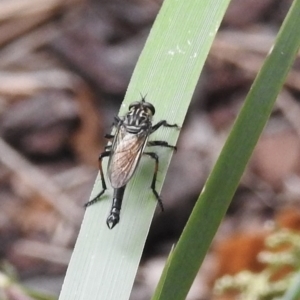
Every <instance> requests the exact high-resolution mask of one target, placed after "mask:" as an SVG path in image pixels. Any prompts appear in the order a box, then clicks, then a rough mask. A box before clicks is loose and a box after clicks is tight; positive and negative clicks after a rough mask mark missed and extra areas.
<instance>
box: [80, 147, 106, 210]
mask: <svg viewBox="0 0 300 300" xmlns="http://www.w3.org/2000/svg"><path fill="white" fill-rule="evenodd" d="M110 153H111V152H110V150H109V151H104V152H103V153H101V154H100V156H99V159H98V161H99V171H100V177H101V183H102V191H101V192H100V193H99V194H98V195H97V196H96V197H95V198H93V199H92V200H90V201H89V202H87V203H85V204H84V207H88V206H91V205H92V204H94V203H96V202H97V201H98V200H99V198H100V197H101V196H102V195H103V194H104V192H105V190H106V189H107V187H106V183H105V179H104V174H103V168H102V159H103V157H106V156H109V155H110Z"/></svg>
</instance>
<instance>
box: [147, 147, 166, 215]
mask: <svg viewBox="0 0 300 300" xmlns="http://www.w3.org/2000/svg"><path fill="white" fill-rule="evenodd" d="M143 154H145V155H148V156H150V157H151V158H153V159H154V160H155V168H154V174H153V178H152V183H151V189H152V192H153V194H154V196H155V198H156V199H157V201H158V204H159V206H160V208H161V210H162V211H164V206H163V203H162V200H161V198H160V196H159V194H158V192H157V191H156V189H155V184H156V177H157V171H158V164H159V160H158V155H157V154H156V153H154V152H144V153H143Z"/></svg>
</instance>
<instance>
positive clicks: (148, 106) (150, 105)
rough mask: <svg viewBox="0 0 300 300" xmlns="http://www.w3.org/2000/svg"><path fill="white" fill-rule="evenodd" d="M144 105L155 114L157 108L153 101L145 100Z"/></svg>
mask: <svg viewBox="0 0 300 300" xmlns="http://www.w3.org/2000/svg"><path fill="white" fill-rule="evenodd" d="M143 106H144V107H146V108H147V111H150V112H151V114H152V116H154V114H155V108H154V106H153V105H152V104H151V103H149V102H144V103H143Z"/></svg>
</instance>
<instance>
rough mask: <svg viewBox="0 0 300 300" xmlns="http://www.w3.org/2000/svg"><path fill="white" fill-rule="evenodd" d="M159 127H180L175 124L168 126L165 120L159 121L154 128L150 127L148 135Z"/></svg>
mask: <svg viewBox="0 0 300 300" xmlns="http://www.w3.org/2000/svg"><path fill="white" fill-rule="evenodd" d="M161 126H164V127H174V128H177V129H180V127H179V126H178V125H177V124H169V123H168V122H167V121H166V120H162V121H159V122H158V123H157V124H155V125H154V126H152V128H151V132H150V134H151V133H153V132H154V131H156V130H157V129H158V128H159V127H161Z"/></svg>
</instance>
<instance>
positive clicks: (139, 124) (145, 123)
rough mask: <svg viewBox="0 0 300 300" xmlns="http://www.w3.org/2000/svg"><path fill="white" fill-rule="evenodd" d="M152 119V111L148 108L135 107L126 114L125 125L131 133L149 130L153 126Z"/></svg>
mask: <svg viewBox="0 0 300 300" xmlns="http://www.w3.org/2000/svg"><path fill="white" fill-rule="evenodd" d="M151 120H152V113H151V111H150V110H149V109H148V108H145V107H139V108H134V109H132V110H130V111H129V112H128V113H127V114H126V115H125V117H124V120H123V126H124V127H125V128H126V131H127V132H130V133H135V134H138V133H142V132H148V131H149V130H150V129H151V126H152V123H151Z"/></svg>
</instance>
